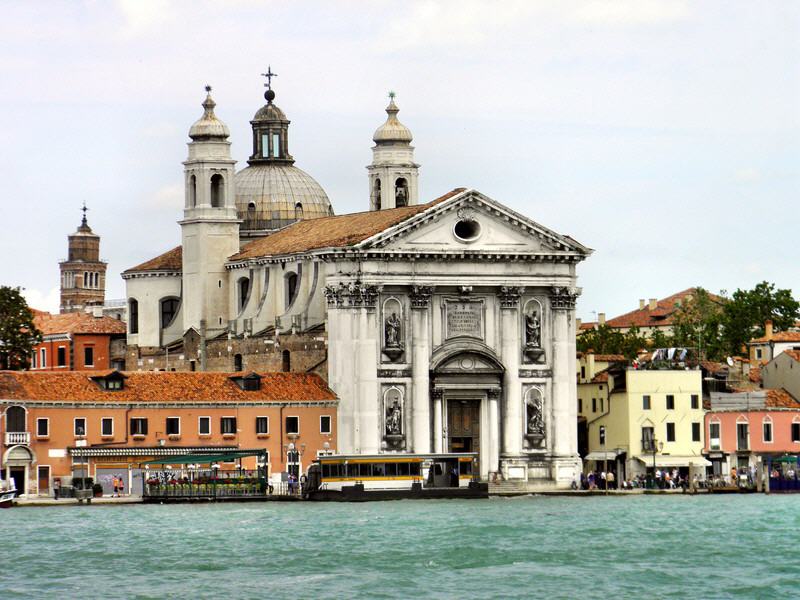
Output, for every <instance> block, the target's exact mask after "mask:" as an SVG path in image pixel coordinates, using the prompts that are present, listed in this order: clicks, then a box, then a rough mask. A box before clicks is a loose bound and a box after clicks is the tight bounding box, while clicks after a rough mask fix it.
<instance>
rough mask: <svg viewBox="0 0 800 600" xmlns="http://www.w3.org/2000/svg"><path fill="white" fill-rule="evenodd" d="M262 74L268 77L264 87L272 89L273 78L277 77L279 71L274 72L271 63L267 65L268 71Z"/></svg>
mask: <svg viewBox="0 0 800 600" xmlns="http://www.w3.org/2000/svg"><path fill="white" fill-rule="evenodd" d="M261 76H262V77H266V78H267V83H265V84H264V87H265V88H267V89H268V90H271V89H272V78H273V77H277V76H278V74H277V73H273V72H272V67H271V66H270V65H267V72H266V73H261Z"/></svg>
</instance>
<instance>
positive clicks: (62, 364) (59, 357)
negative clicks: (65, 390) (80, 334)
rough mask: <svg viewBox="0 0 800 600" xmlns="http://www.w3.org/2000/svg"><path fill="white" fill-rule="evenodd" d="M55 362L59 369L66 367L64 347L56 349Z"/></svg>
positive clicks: (65, 350)
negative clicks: (56, 361)
mask: <svg viewBox="0 0 800 600" xmlns="http://www.w3.org/2000/svg"><path fill="white" fill-rule="evenodd" d="M57 360H58V366H59V367H66V366H67V349H66V348H65V347H64V346H59V347H58V354H57Z"/></svg>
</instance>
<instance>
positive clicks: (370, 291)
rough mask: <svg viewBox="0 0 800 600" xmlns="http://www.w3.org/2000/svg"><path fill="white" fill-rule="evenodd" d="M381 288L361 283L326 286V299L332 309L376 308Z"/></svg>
mask: <svg viewBox="0 0 800 600" xmlns="http://www.w3.org/2000/svg"><path fill="white" fill-rule="evenodd" d="M379 293H380V287H379V286H376V285H367V284H365V283H361V282H360V281H354V282H351V283H348V284H344V283H340V284H339V285H326V286H325V299H326V300H327V302H328V306H329V307H331V308H375V304H376V302H377V299H378V294H379Z"/></svg>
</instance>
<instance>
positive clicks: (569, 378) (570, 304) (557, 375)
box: [550, 288, 578, 458]
mask: <svg viewBox="0 0 800 600" xmlns="http://www.w3.org/2000/svg"><path fill="white" fill-rule="evenodd" d="M576 297H577V292H576V291H575V290H571V289H568V288H553V291H552V293H551V296H550V303H551V306H552V309H553V311H552V312H553V361H552V362H553V397H552V398H551V406H552V418H553V427H552V428H551V431H552V432H553V439H552V440H551V444H550V447H551V448H552V452H553V454H554V455H555V457H570V458H571V457H575V456H576V455H577V453H578V446H577V417H576V416H575V411H576V410H577V409H576V408H575V407H574V406H573V404H574V402H573V399H574V398H575V397H576V394H577V390H576V388H575V381H576V380H575V335H574V334H575V332H574V329H573V328H571V327H570V319H571V317H572V313H573V311H574V308H575V298H576ZM571 416H572V419H570V417H571Z"/></svg>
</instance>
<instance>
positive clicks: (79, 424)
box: [74, 417, 86, 437]
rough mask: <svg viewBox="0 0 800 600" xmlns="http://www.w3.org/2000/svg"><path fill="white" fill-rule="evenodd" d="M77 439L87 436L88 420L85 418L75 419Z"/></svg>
mask: <svg viewBox="0 0 800 600" xmlns="http://www.w3.org/2000/svg"><path fill="white" fill-rule="evenodd" d="M74 423H75V437H84V436H85V435H86V419H85V418H83V417H76V418H75V421H74Z"/></svg>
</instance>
